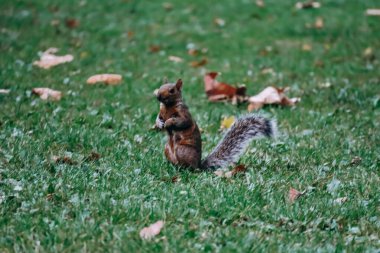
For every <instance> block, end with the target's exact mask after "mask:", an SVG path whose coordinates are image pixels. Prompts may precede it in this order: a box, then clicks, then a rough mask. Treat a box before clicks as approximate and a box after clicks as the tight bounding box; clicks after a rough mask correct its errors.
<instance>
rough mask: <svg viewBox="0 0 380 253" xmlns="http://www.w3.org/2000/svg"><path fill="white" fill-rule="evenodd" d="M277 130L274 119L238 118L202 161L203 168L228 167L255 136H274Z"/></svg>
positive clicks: (257, 117)
mask: <svg viewBox="0 0 380 253" xmlns="http://www.w3.org/2000/svg"><path fill="white" fill-rule="evenodd" d="M276 131H277V127H276V123H275V122H274V121H272V120H269V119H266V118H263V117H259V116H248V117H243V118H240V119H238V120H237V121H236V122H235V123H234V124H233V125H232V127H231V128H230V130H229V131H228V132H227V133H226V135H225V136H224V138H223V139H222V140H221V141H220V142H219V144H218V145H217V146H216V148H215V149H214V150H213V151H212V152H211V153H210V154H209V155H208V156H207V157H206V159H204V160H203V161H202V165H201V168H202V169H216V168H221V167H226V166H228V165H230V164H231V163H234V162H236V161H237V160H238V159H239V157H240V156H241V154H242V153H243V152H244V151H245V149H246V148H247V146H248V144H249V143H250V141H251V140H252V139H253V138H255V137H260V136H267V137H272V136H274V135H275V133H276Z"/></svg>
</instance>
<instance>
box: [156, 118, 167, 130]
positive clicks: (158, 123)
mask: <svg viewBox="0 0 380 253" xmlns="http://www.w3.org/2000/svg"><path fill="white" fill-rule="evenodd" d="M164 124H165V123H164V121H163V120H161V119H160V118H158V117H157V119H156V127H157V128H158V129H163V128H164Z"/></svg>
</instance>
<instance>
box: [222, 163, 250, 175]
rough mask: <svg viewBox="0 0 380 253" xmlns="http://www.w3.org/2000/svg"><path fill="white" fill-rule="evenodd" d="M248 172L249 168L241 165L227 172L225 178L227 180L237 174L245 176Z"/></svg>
mask: <svg viewBox="0 0 380 253" xmlns="http://www.w3.org/2000/svg"><path fill="white" fill-rule="evenodd" d="M246 171H247V167H245V165H244V164H240V165H238V166H236V167H235V168H233V170H231V171H228V172H226V174H224V176H225V177H226V178H231V177H234V176H236V175H237V174H244V173H245V172H246Z"/></svg>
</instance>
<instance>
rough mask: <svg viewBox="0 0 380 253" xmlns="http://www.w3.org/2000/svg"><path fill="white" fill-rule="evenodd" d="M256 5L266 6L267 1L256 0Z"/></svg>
mask: <svg viewBox="0 0 380 253" xmlns="http://www.w3.org/2000/svg"><path fill="white" fill-rule="evenodd" d="M256 5H257V6H259V7H264V6H265V3H264V1H263V0H256Z"/></svg>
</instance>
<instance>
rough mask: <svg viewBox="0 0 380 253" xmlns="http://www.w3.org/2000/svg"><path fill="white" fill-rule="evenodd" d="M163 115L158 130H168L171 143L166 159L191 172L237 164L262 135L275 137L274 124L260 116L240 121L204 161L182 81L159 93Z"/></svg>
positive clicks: (168, 145)
mask: <svg viewBox="0 0 380 253" xmlns="http://www.w3.org/2000/svg"><path fill="white" fill-rule="evenodd" d="M155 95H156V97H157V99H158V101H160V112H159V114H158V116H157V119H156V127H157V128H159V129H165V130H166V132H167V133H168V142H167V144H166V146H165V156H166V158H167V159H168V160H169V161H170V162H172V163H173V164H176V165H180V166H183V167H190V168H193V169H195V168H201V169H211V168H218V167H223V166H227V165H228V164H229V163H233V162H236V160H237V159H238V158H239V156H240V155H241V154H242V152H244V150H245V148H246V146H247V145H248V143H249V142H250V140H251V139H252V138H254V137H257V136H259V135H264V136H273V134H274V131H275V124H274V122H272V121H270V120H268V119H265V118H262V117H257V116H248V117H244V118H241V119H239V120H237V121H236V122H235V123H234V124H233V126H232V127H231V129H230V130H229V131H228V132H227V134H226V135H225V137H224V138H223V139H222V141H221V142H220V143H219V144H218V146H217V147H216V148H215V149H214V150H213V151H212V152H211V153H210V155H209V156H207V157H206V159H205V160H204V161H201V156H202V141H201V134H200V131H199V128H198V126H197V124H196V122H195V121H194V120H193V118H192V117H191V114H190V112H189V109H188V108H187V106H186V105H185V104H184V102H183V100H182V80H181V79H179V80H178V81H177V82H176V83H175V84H174V83H167V84H164V85H162V86H161V87H160V88H159V89H158V90H156V92H155Z"/></svg>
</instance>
